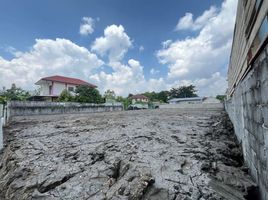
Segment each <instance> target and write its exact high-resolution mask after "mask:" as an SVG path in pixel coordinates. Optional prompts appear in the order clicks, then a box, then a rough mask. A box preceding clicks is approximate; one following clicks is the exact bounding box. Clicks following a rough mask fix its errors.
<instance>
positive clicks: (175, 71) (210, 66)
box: [157, 0, 237, 92]
mask: <svg viewBox="0 0 268 200" xmlns="http://www.w3.org/2000/svg"><path fill="white" fill-rule="evenodd" d="M236 5H237V1H236V0H226V1H224V2H223V3H222V6H221V9H219V11H218V12H217V13H216V10H217V9H216V8H214V7H211V8H210V9H209V10H207V11H205V12H204V13H203V14H202V15H201V16H200V17H198V18H197V19H196V20H195V21H194V22H192V23H191V19H192V15H189V14H186V15H185V17H184V20H181V21H182V22H181V23H179V24H180V28H181V29H182V28H183V29H200V32H199V33H198V35H197V36H196V37H191V38H189V37H188V38H185V39H183V40H177V41H174V42H168V45H165V46H163V48H162V49H161V50H159V51H158V52H157V57H158V59H159V62H160V63H162V64H165V65H168V67H169V72H168V79H169V80H170V81H171V80H173V81H175V80H176V79H179V80H186V81H188V82H191V83H194V84H196V86H197V87H201V85H202V83H204V82H206V81H207V82H209V81H210V80H214V81H216V79H215V77H218V79H219V80H220V81H217V83H215V84H211V83H210V84H207V87H211V86H212V85H215V88H214V89H211V90H209V88H208V90H207V91H210V92H213V90H214V91H216V92H217V90H218V89H220V91H219V90H218V91H219V92H222V90H225V88H226V81H225V78H224V76H225V75H222V74H221V73H220V72H222V71H225V70H224V69H225V68H226V66H227V65H228V60H229V55H230V50H231V45H232V35H233V28H234V23H235V14H236ZM183 22H185V23H184V25H183ZM186 22H190V23H186ZM201 88H203V87H201ZM221 88H223V89H221Z"/></svg>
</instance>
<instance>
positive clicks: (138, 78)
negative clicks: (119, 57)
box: [90, 59, 167, 96]
mask: <svg viewBox="0 0 268 200" xmlns="http://www.w3.org/2000/svg"><path fill="white" fill-rule="evenodd" d="M110 65H111V67H112V68H113V70H114V72H113V73H111V74H108V73H105V72H103V71H102V72H100V73H98V74H94V75H92V76H91V77H90V79H91V80H94V82H95V83H96V84H97V85H99V86H100V90H101V91H102V92H103V91H106V90H107V89H112V90H114V91H115V93H116V94H117V95H123V96H127V95H128V93H130V92H131V93H134V94H136V93H142V92H145V91H160V90H161V89H166V88H167V85H166V83H165V81H164V79H163V78H160V79H149V80H146V79H145V77H144V73H143V66H141V64H140V62H139V61H137V60H134V59H130V60H128V64H126V65H124V64H121V63H120V62H112V63H110Z"/></svg>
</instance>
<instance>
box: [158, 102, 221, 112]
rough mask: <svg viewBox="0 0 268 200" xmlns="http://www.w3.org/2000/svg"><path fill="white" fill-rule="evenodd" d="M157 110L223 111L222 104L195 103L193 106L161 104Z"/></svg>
mask: <svg viewBox="0 0 268 200" xmlns="http://www.w3.org/2000/svg"><path fill="white" fill-rule="evenodd" d="M159 108H161V109H162V108H173V109H176V108H178V109H205V110H210V109H212V110H214V109H216V110H223V109H224V107H223V104H222V103H198V104H197V103H195V104H161V105H160V107H159Z"/></svg>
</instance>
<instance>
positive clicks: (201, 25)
mask: <svg viewBox="0 0 268 200" xmlns="http://www.w3.org/2000/svg"><path fill="white" fill-rule="evenodd" d="M235 10H236V0H226V1H218V0H202V1H198V2H197V1H196V0H180V1H178V0H165V1H160V0H146V1H144V0H136V1H130V0H90V1H88V0H79V1H74V0H73V1H71V0H57V1H55V0H47V1H36V0H24V1H21V0H1V1H0V22H1V23H0V87H3V86H6V87H9V85H10V84H11V83H12V82H15V83H16V84H17V85H19V86H21V87H23V88H25V89H32V88H33V87H34V82H36V81H37V80H38V79H39V78H41V77H43V76H50V75H55V74H59V75H65V76H75V77H77V78H81V79H84V80H86V81H89V82H93V83H95V84H97V85H98V86H99V89H100V90H101V92H103V91H105V90H107V89H113V90H115V92H116V93H117V94H118V95H127V94H128V93H140V92H144V91H152V90H155V91H160V90H164V89H170V88H171V87H178V86H180V85H185V84H186V85H187V84H195V85H196V86H197V88H198V90H199V94H200V95H207V96H209V95H216V93H215V91H217V92H219V93H223V92H224V90H225V89H226V81H225V79H226V69H227V65H228V58H229V53H230V47H231V40H232V30H233V25H234V19H235ZM219 28H220V29H221V31H219ZM104 31H106V34H105V33H104ZM163 42H165V44H166V45H165V46H163ZM226 44H228V45H226ZM193 52H194V53H193ZM220 55H221V56H220ZM206 59H209V61H207V60H206ZM205 65H207V66H205ZM18 74H19V75H18ZM215 80H216V81H215ZM219 80H221V81H220V82H219ZM212 82H214V86H212V85H211V83H212ZM215 89H216V90H215Z"/></svg>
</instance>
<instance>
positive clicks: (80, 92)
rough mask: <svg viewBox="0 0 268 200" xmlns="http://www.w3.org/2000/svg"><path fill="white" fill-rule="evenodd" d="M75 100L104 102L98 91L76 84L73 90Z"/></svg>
mask: <svg viewBox="0 0 268 200" xmlns="http://www.w3.org/2000/svg"><path fill="white" fill-rule="evenodd" d="M75 93H76V96H75V100H76V101H77V102H81V103H104V99H103V98H102V96H101V95H100V93H99V91H98V90H97V89H95V88H91V87H87V86H78V87H77V88H76V90H75Z"/></svg>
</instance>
